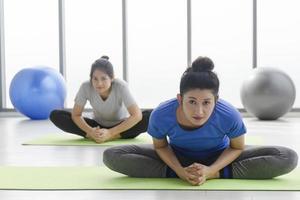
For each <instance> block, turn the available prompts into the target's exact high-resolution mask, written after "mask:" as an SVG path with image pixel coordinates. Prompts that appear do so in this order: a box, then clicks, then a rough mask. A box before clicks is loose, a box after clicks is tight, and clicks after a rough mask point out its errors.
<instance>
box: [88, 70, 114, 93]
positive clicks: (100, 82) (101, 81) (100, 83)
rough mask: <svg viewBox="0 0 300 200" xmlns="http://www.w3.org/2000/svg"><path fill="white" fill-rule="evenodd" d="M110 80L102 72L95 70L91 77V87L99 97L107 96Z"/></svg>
mask: <svg viewBox="0 0 300 200" xmlns="http://www.w3.org/2000/svg"><path fill="white" fill-rule="evenodd" d="M111 82H112V79H111V78H110V77H109V76H108V75H107V74H106V73H104V72H103V71H101V70H98V69H96V70H95V71H94V72H93V76H92V85H93V87H94V88H95V90H96V91H97V92H98V93H99V94H100V95H101V96H104V97H105V96H108V94H109V92H110V87H111Z"/></svg>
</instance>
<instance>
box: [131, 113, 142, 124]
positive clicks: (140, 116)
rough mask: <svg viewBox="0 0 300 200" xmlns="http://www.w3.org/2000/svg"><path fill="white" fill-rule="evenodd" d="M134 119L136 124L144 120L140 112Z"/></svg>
mask: <svg viewBox="0 0 300 200" xmlns="http://www.w3.org/2000/svg"><path fill="white" fill-rule="evenodd" d="M133 118H134V119H135V121H136V123H138V122H140V121H141V120H142V119H143V115H142V112H141V111H139V112H137V113H135V114H134V115H133Z"/></svg>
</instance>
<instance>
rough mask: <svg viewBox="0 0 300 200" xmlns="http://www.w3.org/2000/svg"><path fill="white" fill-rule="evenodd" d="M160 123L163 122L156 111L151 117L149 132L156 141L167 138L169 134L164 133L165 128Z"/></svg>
mask: <svg viewBox="0 0 300 200" xmlns="http://www.w3.org/2000/svg"><path fill="white" fill-rule="evenodd" d="M160 123H161V120H160V118H159V116H158V115H157V113H156V112H155V110H154V111H153V112H152V113H151V115H150V119H149V125H148V129H147V132H148V133H149V135H151V136H152V137H154V138H156V139H163V138H165V137H166V136H167V133H166V132H164V128H163V126H162V124H160Z"/></svg>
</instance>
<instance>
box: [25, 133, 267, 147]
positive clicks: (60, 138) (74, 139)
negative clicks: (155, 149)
mask: <svg viewBox="0 0 300 200" xmlns="http://www.w3.org/2000/svg"><path fill="white" fill-rule="evenodd" d="M149 143H152V138H151V136H150V135H148V134H147V133H143V134H141V135H139V136H138V137H136V138H133V139H118V140H114V141H109V142H105V143H103V144H97V143H95V142H94V141H92V140H89V139H84V138H82V137H79V136H76V135H72V134H48V135H44V136H41V137H39V138H35V139H33V140H30V141H27V142H24V143H23V145H48V146H115V145H126V144H149ZM246 144H256V145H259V144H262V138H261V137H259V136H246Z"/></svg>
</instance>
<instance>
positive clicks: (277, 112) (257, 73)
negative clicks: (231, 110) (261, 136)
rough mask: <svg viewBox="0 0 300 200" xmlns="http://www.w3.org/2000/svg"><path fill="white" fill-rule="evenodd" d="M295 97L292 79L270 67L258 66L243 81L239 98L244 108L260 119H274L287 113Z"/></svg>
mask: <svg viewBox="0 0 300 200" xmlns="http://www.w3.org/2000/svg"><path fill="white" fill-rule="evenodd" d="M295 98H296V88H295V85H294V83H293V81H292V79H291V78H290V77H289V76H288V75H287V74H286V73H285V72H283V71H281V70H279V69H276V68H272V67H259V68H256V69H254V70H253V72H252V74H251V75H250V76H249V78H248V79H246V80H245V81H244V82H243V85H242V87H241V100H242V104H243V105H244V108H245V109H246V110H247V111H248V112H249V113H251V114H253V115H254V116H256V117H257V118H259V119H261V120H275V119H278V118H279V117H281V116H283V115H284V114H285V113H287V112H288V111H289V110H290V109H291V108H292V106H293V104H294V102H295Z"/></svg>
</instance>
